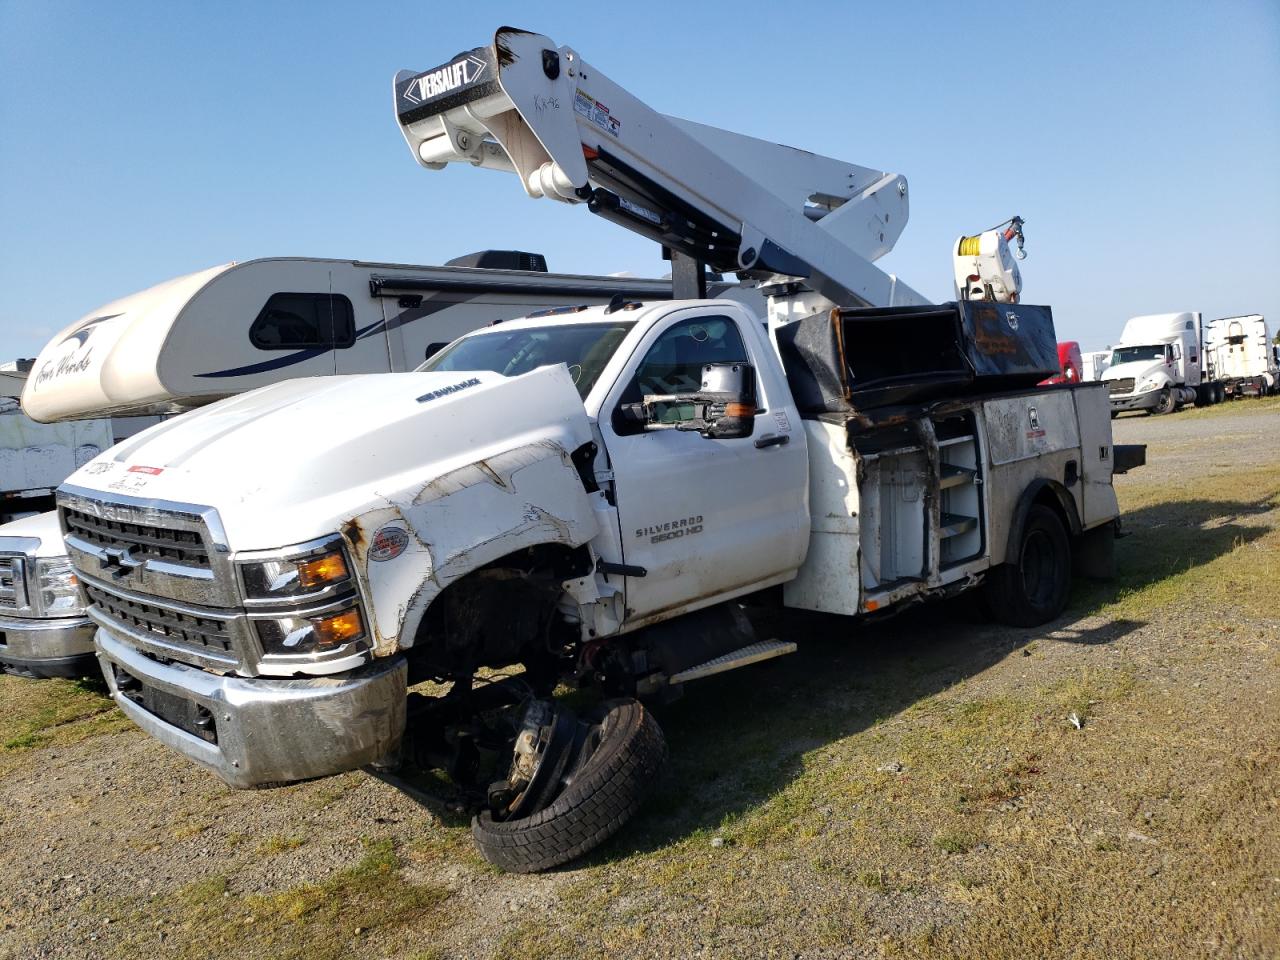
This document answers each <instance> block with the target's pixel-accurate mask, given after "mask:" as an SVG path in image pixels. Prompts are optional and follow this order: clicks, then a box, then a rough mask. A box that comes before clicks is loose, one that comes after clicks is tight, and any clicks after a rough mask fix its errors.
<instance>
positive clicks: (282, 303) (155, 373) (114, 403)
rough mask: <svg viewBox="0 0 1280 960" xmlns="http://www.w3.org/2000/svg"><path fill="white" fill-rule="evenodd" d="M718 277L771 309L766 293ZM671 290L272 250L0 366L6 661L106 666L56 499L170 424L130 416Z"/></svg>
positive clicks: (480, 264)
mask: <svg viewBox="0 0 1280 960" xmlns="http://www.w3.org/2000/svg"><path fill="white" fill-rule="evenodd" d="M712 286H713V288H714V289H715V290H716V292H717V293H719V294H721V295H724V296H728V297H731V298H737V299H739V300H740V301H742V302H744V303H746V304H747V305H748V307H749V309H751V310H753V311H755V312H756V313H758V314H761V313H763V308H764V301H763V299H762V298H761V297H760V296H759V294H758V293H757V292H756V291H755V290H753V289H750V288H745V287H740V286H736V285H734V286H731V285H728V284H724V283H719V282H715V283H713V284H712ZM670 289H671V288H670V284H669V283H667V282H664V281H661V280H653V279H637V278H623V277H600V276H576V275H569V274H551V273H548V272H547V271H546V263H545V261H544V260H543V258H542V257H541V256H540V255H538V254H532V253H525V252H522V251H503V250H489V251H483V252H481V253H478V254H471V255H468V256H465V257H460V258H458V259H457V260H454V261H451V262H450V264H447V265H445V266H442V267H436V266H410V265H405V264H382V263H369V262H364V261H357V260H324V259H317V258H303V257H271V258H264V259H258V260H249V261H244V262H240V263H229V264H224V265H222V266H218V267H213V268H211V269H208V270H202V271H199V272H197V273H193V274H189V275H186V276H182V277H177V278H175V279H173V280H169V281H167V282H165V283H161V284H158V285H156V286H154V287H151V288H149V289H147V290H143V291H140V292H138V293H134V294H131V295H129V296H127V297H122V298H120V299H118V300H114V301H112V302H111V303H108V304H106V305H104V306H102V307H99V308H97V309H96V310H92V311H90V312H89V313H88V314H87V315H86V316H84V317H82V318H81V319H80V320H78V321H76V322H75V323H73V324H71V325H70V326H68V327H67V328H66V329H65V330H63V331H61V332H60V333H59V334H58V335H57V336H55V337H54V338H53V339H52V340H50V342H49V343H48V344H47V345H46V346H45V348H44V349H43V350H42V351H41V352H40V356H39V357H38V358H37V359H36V360H35V361H34V362H24V363H23V364H22V370H21V371H18V370H17V369H16V368H15V370H14V371H13V372H8V373H6V372H3V371H0V385H3V384H4V383H6V382H8V383H11V386H9V387H8V388H7V390H0V392H7V393H8V394H9V395H10V399H9V401H8V403H7V405H4V404H5V401H4V400H3V399H0V479H3V481H4V483H3V488H4V493H3V497H2V498H0V510H6V511H7V516H5V517H4V519H6V520H16V522H14V523H8V524H5V525H0V669H3V670H5V671H6V672H9V673H12V674H17V675H21V676H27V677H37V678H38V677H53V676H83V675H85V674H87V673H96V672H98V667H97V664H96V661H95V659H94V656H93V633H94V630H95V627H94V626H93V624H92V623H91V622H90V621H89V620H88V619H87V618H86V616H85V610H84V604H83V603H82V602H81V599H80V596H79V592H78V589H77V586H76V577H75V575H74V574H73V572H72V570H71V565H70V561H69V560H68V558H67V555H66V550H65V548H64V547H63V544H62V533H61V530H60V529H59V526H58V520H57V516H56V514H54V513H53V512H51V508H52V506H53V496H52V494H53V490H54V488H55V487H57V485H58V484H59V483H61V482H62V481H63V480H65V479H66V477H67V476H68V475H69V474H70V473H72V471H74V470H75V469H76V468H77V467H79V466H81V465H82V464H84V463H87V462H88V461H89V460H92V459H93V458H94V457H96V456H97V455H98V454H99V453H101V452H102V451H104V450H106V449H108V448H109V447H110V446H111V445H112V443H114V442H116V441H119V440H122V439H124V438H125V437H127V436H130V435H132V434H133V433H135V432H137V431H138V430H139V429H142V427H144V426H149V425H151V424H152V423H154V422H156V420H157V419H158V418H157V417H156V416H145V417H143V416H122V415H124V414H131V415H132V414H143V413H145V414H175V413H180V412H182V411H184V410H192V409H195V408H197V407H200V406H203V405H205V404H208V403H211V402H213V401H215V400H218V399H221V398H223V397H226V396H229V395H234V394H238V393H242V392H244V391H246V390H249V389H252V388H254V387H260V386H263V385H264V384H270V383H276V382H279V381H281V380H286V379H290V378H293V377H299V376H308V377H315V376H320V375H326V374H329V375H332V374H344V373H346V374H350V373H359V372H373V371H379V372H387V371H392V370H405V369H410V368H412V367H413V366H415V365H416V364H418V363H420V362H421V361H422V360H423V358H424V357H425V356H428V355H429V354H430V353H431V352H432V351H433V350H436V349H439V348H440V347H443V346H444V345H445V344H446V343H448V342H449V341H450V340H453V339H454V338H455V337H457V336H458V335H460V334H462V333H466V332H468V331H470V330H473V329H475V328H476V327H479V326H483V325H486V324H490V323H495V322H498V321H501V320H505V319H510V318H512V317H516V316H520V315H523V314H526V313H529V312H532V311H536V310H539V309H548V308H553V307H557V306H562V305H564V304H566V303H607V302H608V301H609V300H610V299H612V298H613V297H616V296H632V297H641V296H642V297H646V298H651V299H652V298H661V297H664V296H669V295H670ZM28 371H29V375H27V374H28ZM24 386H25V390H24V389H23V387H24ZM19 395H21V397H22V406H23V408H24V409H25V410H26V411H27V412H28V413H29V414H31V416H34V417H36V418H37V419H39V420H45V421H57V422H53V423H47V424H46V423H39V422H36V421H33V420H32V419H30V418H29V417H28V416H24V415H23V413H22V412H21V411H20V410H19V408H18V400H17V397H18V396H19ZM108 411H110V412H112V413H114V414H116V416H115V418H114V419H106V418H104V416H103V414H104V413H105V412H108ZM282 440H287V438H282ZM42 510H43V511H48V512H45V513H42V514H41V513H40V511H42ZM36 514H39V515H36ZM18 517H21V518H23V519H20V520H17V519H16V518H18Z"/></svg>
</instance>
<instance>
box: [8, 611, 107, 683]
mask: <svg viewBox="0 0 1280 960" xmlns="http://www.w3.org/2000/svg"><path fill="white" fill-rule="evenodd" d="M95 629H97V628H96V627H94V625H93V622H92V621H91V620H89V619H87V618H85V617H60V618H57V619H51V620H39V619H26V618H23V617H0V668H3V669H4V672H5V673H12V674H16V675H17V676H23V677H34V678H37V679H48V678H50V677H71V678H74V677H89V676H93V674H94V673H95V669H94V662H93V631H94V630H95Z"/></svg>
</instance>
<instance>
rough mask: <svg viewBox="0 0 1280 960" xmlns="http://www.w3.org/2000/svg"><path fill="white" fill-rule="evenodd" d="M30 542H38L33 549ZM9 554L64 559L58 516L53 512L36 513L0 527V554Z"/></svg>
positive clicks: (64, 553)
mask: <svg viewBox="0 0 1280 960" xmlns="http://www.w3.org/2000/svg"><path fill="white" fill-rule="evenodd" d="M31 540H36V541H38V543H37V545H36V546H35V547H34V548H31V547H30V541H31ZM9 552H12V553H19V552H21V553H25V554H26V555H27V556H29V557H65V556H66V555H67V550H66V547H64V546H63V545H62V528H61V527H59V526H58V515H57V514H56V513H54V512H53V511H50V512H48V513H38V514H36V515H35V516H34V517H23V518H21V519H20V520H10V521H9V522H8V523H6V524H4V525H3V526H0V553H9Z"/></svg>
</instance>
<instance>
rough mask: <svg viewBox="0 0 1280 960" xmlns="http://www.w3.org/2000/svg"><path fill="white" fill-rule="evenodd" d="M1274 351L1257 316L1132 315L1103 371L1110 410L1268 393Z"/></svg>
mask: <svg viewBox="0 0 1280 960" xmlns="http://www.w3.org/2000/svg"><path fill="white" fill-rule="evenodd" d="M1275 370H1276V351H1275V349H1274V348H1273V347H1272V345H1271V344H1269V343H1268V342H1267V327H1266V321H1265V320H1264V319H1263V318H1262V317H1261V316H1250V317H1227V318H1224V319H1222V320H1214V321H1210V322H1208V323H1205V322H1204V321H1203V319H1202V317H1201V315H1200V314H1199V313H1196V312H1191V311H1183V312H1180V313H1156V314H1149V315H1146V316H1140V317H1133V318H1132V319H1130V320H1129V321H1128V322H1126V323H1125V325H1124V330H1123V332H1122V333H1121V334H1120V342H1119V343H1117V344H1116V345H1115V347H1114V348H1113V349H1112V351H1111V362H1110V365H1109V366H1108V367H1107V369H1106V371H1105V372H1104V373H1103V375H1102V379H1103V381H1104V382H1106V384H1107V389H1108V391H1109V393H1110V398H1111V412H1112V415H1113V416H1115V415H1117V414H1120V413H1123V412H1125V411H1128V410H1143V411H1146V412H1148V413H1152V414H1164V413H1172V412H1173V411H1175V410H1178V409H1180V408H1181V407H1183V406H1185V405H1187V404H1196V405H1198V406H1206V405H1209V404H1214V403H1221V402H1222V401H1223V400H1226V399H1228V398H1230V397H1233V396H1244V395H1249V394H1252V395H1254V396H1258V395H1261V394H1263V393H1266V392H1268V391H1269V390H1270V389H1271V387H1273V386H1274V385H1275V382H1276V374H1275Z"/></svg>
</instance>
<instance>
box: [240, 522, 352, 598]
mask: <svg viewBox="0 0 1280 960" xmlns="http://www.w3.org/2000/svg"><path fill="white" fill-rule="evenodd" d="M240 576H241V578H242V580H243V582H244V595H245V599H246V600H257V601H263V600H291V599H295V598H297V597H306V596H311V595H315V594H321V593H323V592H325V591H328V590H329V589H330V588H332V587H337V586H339V585H341V584H344V583H347V582H349V581H350V580H351V570H350V567H349V566H348V565H347V555H346V551H345V550H344V549H343V546H342V538H341V537H339V536H336V535H335V536H332V537H324V538H321V539H320V540H313V541H311V542H310V543H302V544H298V545H297V546H296V547H288V548H286V549H284V550H275V551H272V554H271V556H270V557H268V558H264V559H260V560H259V559H252V560H242V561H241V562H240Z"/></svg>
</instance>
